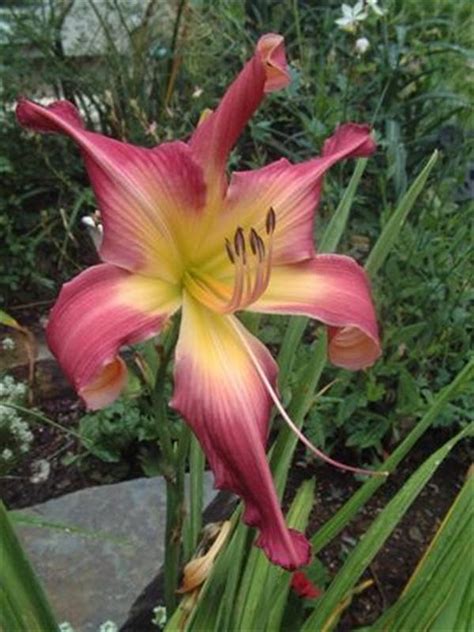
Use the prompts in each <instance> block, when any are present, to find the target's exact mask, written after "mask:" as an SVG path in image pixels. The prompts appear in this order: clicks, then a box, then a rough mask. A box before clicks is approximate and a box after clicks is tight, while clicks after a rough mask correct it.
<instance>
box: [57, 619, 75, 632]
mask: <svg viewBox="0 0 474 632" xmlns="http://www.w3.org/2000/svg"><path fill="white" fill-rule="evenodd" d="M59 632H74V628H73V627H72V625H71V624H70V623H69V621H63V622H62V623H60V624H59Z"/></svg>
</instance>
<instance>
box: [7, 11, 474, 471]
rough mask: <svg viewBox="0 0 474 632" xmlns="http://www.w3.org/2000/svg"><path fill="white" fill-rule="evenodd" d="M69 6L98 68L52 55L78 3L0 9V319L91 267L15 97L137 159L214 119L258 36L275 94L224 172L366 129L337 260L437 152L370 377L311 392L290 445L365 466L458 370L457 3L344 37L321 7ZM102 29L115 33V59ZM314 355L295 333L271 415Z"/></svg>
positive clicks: (265, 328) (46, 155) (460, 105)
mask: <svg viewBox="0 0 474 632" xmlns="http://www.w3.org/2000/svg"><path fill="white" fill-rule="evenodd" d="M80 1H81V2H82V1H85V2H86V4H87V5H88V6H89V7H90V8H91V10H92V11H93V13H94V15H95V16H96V18H97V21H98V25H99V26H98V29H99V32H100V37H101V41H103V50H102V52H101V54H100V55H98V54H97V51H96V50H95V49H94V48H93V47H92V49H91V50H87V49H86V48H84V47H85V46H86V44H87V43H85V42H84V41H79V42H77V50H78V51H80V54H79V53H77V54H76V53H75V54H71V53H70V52H68V51H67V50H65V49H64V46H63V40H62V37H61V33H62V32H63V29H64V24H65V21H66V19H67V17H68V14H69V13H70V12H72V11H74V5H75V4H76V2H79V0H75V2H74V1H71V0H68V1H52V0H41V1H37V2H23V3H20V2H10V3H9V5H11V7H7V8H5V9H3V10H2V14H1V18H2V20H3V22H4V23H5V24H7V25H8V28H7V29H4V31H3V34H2V38H3V44H2V46H1V47H0V71H1V75H0V81H1V103H0V120H1V123H2V125H1V126H0V171H1V174H2V178H1V181H0V227H1V231H2V236H3V237H4V247H3V248H2V253H1V258H0V295H1V298H2V300H3V302H4V303H5V304H7V305H8V306H13V307H14V306H15V305H16V304H18V303H21V302H24V301H25V300H26V299H27V297H28V300H31V299H32V297H33V298H38V299H48V298H53V297H54V296H55V295H56V293H57V289H58V287H59V285H60V284H61V283H62V282H63V281H64V280H66V279H67V278H70V277H71V276H72V275H73V274H75V273H76V272H77V271H78V270H79V269H82V268H83V267H85V265H87V264H90V263H91V262H94V260H95V253H94V251H93V248H92V246H91V245H90V243H89V240H88V239H87V236H86V234H85V231H84V230H83V227H82V226H81V224H80V217H81V216H82V215H84V214H85V213H87V212H91V211H93V210H94V208H95V203H94V199H93V196H92V194H91V192H90V190H89V188H88V185H87V181H86V178H85V175H84V171H83V168H82V165H81V162H80V159H79V156H78V154H77V152H76V151H75V150H74V149H73V148H72V147H71V145H70V144H69V143H68V142H67V141H65V140H64V139H62V138H59V137H42V136H34V137H33V138H31V136H30V135H29V134H28V133H26V132H24V131H22V130H20V129H19V127H18V125H17V124H16V122H15V120H14V116H13V113H12V109H13V103H14V100H15V98H16V97H17V95H18V94H28V95H29V96H33V97H35V98H43V99H46V98H58V97H66V98H69V99H71V100H73V101H75V103H76V104H77V105H78V106H79V107H80V108H81V111H82V112H83V115H84V117H85V119H86V121H87V124H88V125H89V126H91V127H93V128H95V129H97V130H99V131H102V132H105V133H108V134H111V135H113V136H115V137H118V138H123V139H127V140H129V141H134V142H137V143H141V144H145V145H150V146H151V145H154V144H156V143H157V142H161V141H163V140H166V139H170V138H179V137H186V135H188V134H189V133H190V131H191V130H192V127H193V125H194V124H195V123H196V121H197V120H198V117H199V114H200V112H201V111H202V110H203V109H204V108H205V107H209V106H211V107H212V106H214V105H215V104H216V103H217V101H218V99H219V97H220V96H221V95H222V93H223V90H224V88H225V86H226V85H227V83H228V82H229V80H230V79H231V78H232V77H233V76H234V74H235V73H236V72H237V71H238V69H239V67H240V65H241V61H242V60H244V59H245V58H247V57H248V56H249V54H250V53H251V50H252V48H253V45H254V42H255V40H256V39H257V38H258V36H259V35H260V34H261V33H262V32H265V31H277V32H281V33H282V34H284V35H285V38H286V43H287V50H288V58H289V60H290V63H291V72H292V75H293V83H292V86H291V87H290V88H289V90H287V91H286V92H285V93H284V94H277V95H273V96H271V97H270V98H269V99H268V100H267V103H266V104H265V105H264V106H263V107H262V108H261V110H260V111H259V113H258V114H257V116H256V117H255V118H254V119H253V121H252V123H251V124H250V126H249V128H248V130H247V131H246V133H245V134H244V135H243V137H242V138H241V140H240V141H239V144H238V146H237V148H236V150H235V151H234V153H233V155H232V160H231V167H232V168H235V167H237V165H238V166H239V168H245V167H247V166H256V165H262V164H264V163H265V162H267V161H269V160H272V159H274V158H276V157H280V156H287V157H288V158H289V159H291V160H294V161H298V160H304V159H305V158H307V157H309V156H312V155H314V153H315V152H317V150H318V148H319V147H321V144H322V142H323V140H324V138H326V137H327V136H328V135H329V134H330V133H331V132H332V131H333V130H334V128H335V127H336V126H337V125H338V124H339V123H340V122H342V121H346V120H353V121H357V122H370V123H371V124H372V125H373V126H374V130H375V134H376V136H377V139H378V144H379V150H378V153H377V155H376V156H375V158H373V159H371V160H370V161H369V163H368V166H367V169H366V171H365V174H364V177H363V180H362V183H361V185H360V186H359V188H358V192H357V197H356V199H355V203H354V209H353V212H352V213H351V220H350V225H349V227H348V230H347V231H346V237H345V241H343V243H342V244H341V246H340V248H339V251H340V252H344V253H347V254H350V255H352V256H355V257H356V258H357V259H359V260H360V261H361V262H363V261H364V259H365V257H366V254H367V252H368V251H369V249H370V247H371V245H372V244H373V243H374V240H375V238H376V236H377V235H378V234H379V232H380V230H381V228H382V227H383V226H384V224H385V223H386V220H387V218H388V217H389V215H390V213H391V212H392V210H393V209H394V208H395V206H396V204H397V202H398V201H399V200H400V197H401V196H402V195H403V193H404V192H405V191H406V188H407V183H408V182H410V181H412V180H413V178H414V177H415V176H416V175H417V173H418V171H419V168H420V165H421V164H422V163H423V162H425V161H426V158H427V157H428V155H429V154H430V153H431V152H432V150H433V149H435V148H438V149H440V150H441V160H439V161H438V164H437V166H436V167H435V170H434V171H433V173H432V175H431V178H430V182H429V186H428V187H427V188H426V190H425V192H424V193H423V195H422V199H421V200H420V201H419V202H418V204H417V207H416V209H415V211H414V212H413V213H412V215H411V220H410V222H409V224H408V225H407V226H406V227H405V228H404V230H403V231H402V233H401V237H400V239H399V240H398V243H397V245H396V247H395V249H394V251H393V252H392V254H391V255H390V258H389V260H388V261H387V263H386V266H385V274H384V275H383V278H380V279H377V280H376V281H375V285H374V291H375V300H376V304H377V306H378V310H379V318H380V323H381V325H382V333H383V345H384V357H383V360H382V361H380V362H379V363H377V365H376V366H375V367H373V368H372V369H370V370H369V371H367V372H365V373H363V374H357V375H352V374H349V373H344V372H338V373H337V374H336V373H335V372H333V371H332V370H331V369H327V374H325V382H330V381H331V380H332V379H333V378H335V377H336V375H337V382H336V383H335V385H334V386H333V387H332V388H331V389H330V391H329V392H328V393H326V394H325V395H323V396H321V398H320V399H319V402H318V406H317V407H313V411H312V412H311V413H310V415H309V417H308V419H307V426H308V434H309V435H310V436H311V438H312V439H313V440H314V441H316V442H317V443H318V444H319V445H322V446H324V447H325V449H326V450H329V451H330V450H332V449H333V448H334V447H336V446H338V447H339V448H341V447H342V446H344V445H345V446H346V447H348V448H351V449H357V450H358V451H359V452H360V458H361V460H362V461H364V460H365V461H373V460H374V459H375V460H376V459H377V458H381V457H382V456H383V454H384V451H386V450H390V449H391V445H392V443H393V442H395V441H397V440H398V439H399V437H400V436H401V435H403V434H405V433H406V432H407V430H408V429H409V428H410V427H412V426H413V424H414V423H415V422H416V420H417V419H418V417H419V414H420V411H421V410H423V408H424V406H425V404H426V403H429V402H430V401H431V399H432V397H433V393H434V392H436V391H437V390H439V389H440V388H441V387H443V386H444V385H446V384H447V383H449V382H450V380H451V379H453V377H454V375H455V374H456V373H457V372H458V371H459V370H460V368H461V367H462V366H463V365H464V363H465V360H466V357H467V354H468V351H469V347H470V344H471V340H472V322H471V321H470V320H469V318H468V304H469V300H470V299H472V287H470V286H469V278H471V277H472V263H471V261H472V243H473V240H472V230H473V228H472V220H471V217H472V190H473V179H472V159H471V158H470V155H471V153H470V152H471V151H472V144H473V133H472V129H471V128H470V127H469V121H470V116H472V107H470V105H469V103H470V102H472V96H473V83H472V79H469V70H470V69H472V65H473V55H472V51H471V50H470V48H469V47H470V45H471V44H472V41H470V40H471V33H472V28H471V27H472V18H473V16H472V11H471V9H470V7H469V3H467V2H460V1H457V0H433V2H429V3H423V2H421V3H420V2H417V1H416V0H407V1H403V2H402V1H401V0H392V1H390V2H385V3H383V4H381V6H382V7H383V9H384V11H385V15H384V16H378V15H376V14H375V13H374V12H370V14H369V17H368V18H367V19H366V20H365V21H363V22H360V23H359V26H358V29H357V31H356V32H353V33H351V32H346V31H344V30H341V29H340V28H338V27H337V25H336V23H335V20H336V19H337V18H339V17H340V15H341V13H340V4H339V2H337V1H335V0H324V2H318V3H311V2H304V1H297V0H285V1H283V2H271V1H268V0H260V1H253V2H233V1H232V0H219V1H214V2H213V1H209V0H208V1H206V0H193V1H188V2H187V1H185V0H180V1H179V2H171V1H170V2H169V3H168V2H158V3H157V2H153V1H150V2H147V3H139V5H140V4H141V10H139V11H138V10H137V8H136V6H135V7H134V6H132V5H133V3H129V2H125V1H124V0H121V1H119V0H104V1H103V2H97V1H96V0H80ZM20 5H23V7H29V9H28V10H26V9H24V8H22V7H21V6H20ZM111 12H114V15H117V12H118V15H119V16H120V23H121V24H122V26H123V38H122V40H121V41H122V43H123V45H122V46H118V44H117V41H118V40H117V38H115V37H114V30H113V29H114V28H115V26H114V22H113V21H111V20H110V19H109V16H110V15H111ZM217 32H218V33H219V37H216V33H217ZM361 36H364V37H366V38H367V39H368V40H369V43H370V47H369V49H368V50H367V51H366V52H365V53H364V54H358V53H357V52H356V40H357V38H359V37H361ZM87 45H90V43H89V44H87ZM351 169H352V166H351V165H349V164H347V165H343V166H342V167H340V168H338V169H335V170H333V172H332V173H331V175H330V176H329V177H328V178H327V182H326V186H325V192H324V196H323V203H322V206H321V208H320V211H319V215H318V220H317V225H316V239H317V235H318V234H320V232H321V230H322V228H323V227H324V225H325V224H326V223H327V222H328V220H329V219H330V217H331V216H332V214H333V212H334V210H335V208H336V206H337V204H338V202H339V200H340V197H341V195H342V191H343V189H344V187H345V185H346V184H347V181H348V178H349V175H350V173H351ZM469 169H470V170H471V172H469ZM284 327H285V321H284V319H282V318H273V319H265V320H264V321H262V323H261V328H262V335H263V338H264V340H265V341H266V342H267V343H270V344H273V345H274V349H275V350H277V347H278V344H279V341H281V337H282V332H283V330H284ZM314 338H315V327H314V326H311V327H309V328H308V330H307V331H306V334H305V339H306V341H307V343H308V344H307V345H306V347H304V348H302V350H301V352H300V353H301V354H302V355H301V357H300V358H297V359H296V361H295V362H294V365H293V366H294V367H295V368H294V370H293V373H292V376H291V380H290V387H289V388H288V389H287V392H286V394H285V396H286V399H287V403H288V402H289V400H290V399H291V384H297V383H298V380H299V379H300V375H299V373H298V367H300V366H303V364H304V359H305V357H304V356H305V355H308V354H310V353H311V344H312V341H313V340H314ZM468 396H469V395H465V396H464V398H461V399H459V400H456V401H455V402H453V403H452V404H451V405H450V407H449V408H448V409H447V410H446V412H445V414H444V416H443V417H442V418H441V420H440V421H439V423H440V424H444V425H449V424H460V423H462V422H463V421H465V420H466V417H467V414H468V413H467V412H466V411H467V410H469V407H468V401H467V397H468ZM143 419H144V427H146V419H145V417H143ZM85 423H86V422H85ZM122 429H123V432H124V434H126V433H128V432H129V429H125V428H124V427H123V425H122ZM89 434H90V433H89ZM145 434H146V431H145V430H144V431H143V436H144V435H145ZM89 439H90V437H89ZM98 441H99V443H100V440H98ZM124 441H125V438H124ZM88 445H90V441H89V443H88Z"/></svg>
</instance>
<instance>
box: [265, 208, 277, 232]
mask: <svg viewBox="0 0 474 632" xmlns="http://www.w3.org/2000/svg"><path fill="white" fill-rule="evenodd" d="M275 226H276V213H275V210H274V209H273V207H272V206H270V210H269V211H268V213H267V217H266V219H265V229H266V231H267V235H272V234H273V233H274V232H275Z"/></svg>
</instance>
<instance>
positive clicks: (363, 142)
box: [220, 123, 375, 264]
mask: <svg viewBox="0 0 474 632" xmlns="http://www.w3.org/2000/svg"><path fill="white" fill-rule="evenodd" d="M374 150H375V144H374V141H373V140H372V138H371V136H370V129H369V127H367V126H364V125H356V124H353V123H348V124H346V125H343V126H341V127H339V128H338V130H337V131H336V132H335V133H334V135H333V136H331V137H330V138H329V139H328V140H327V141H326V142H325V144H324V148H323V154H322V156H321V157H319V158H314V159H312V160H309V161H307V162H303V163H300V164H297V165H292V164H291V163H289V162H288V161H287V160H285V159H282V160H279V161H277V162H274V163H272V164H270V165H268V166H266V167H263V168H262V169H255V170H253V171H243V172H239V173H234V174H233V176H232V179H231V182H230V185H229V188H228V191H227V196H226V200H225V210H224V213H223V217H222V218H220V219H221V222H222V224H223V228H222V230H223V232H226V230H227V232H229V230H230V226H232V225H236V224H238V225H240V226H243V227H244V228H248V229H249V228H251V227H253V228H255V230H257V232H260V233H263V231H264V226H265V218H266V215H267V213H268V210H269V209H270V207H271V208H273V209H274V211H275V213H276V230H275V234H274V245H273V261H274V263H275V264H283V263H294V262H297V261H302V260H304V259H307V258H308V257H311V256H313V254H314V244H313V242H314V237H313V219H314V212H315V209H316V207H317V205H318V203H319V198H320V193H321V187H322V183H323V176H324V174H325V173H326V171H327V170H328V169H329V168H330V167H332V166H333V165H334V164H335V163H337V162H339V161H340V160H343V159H345V158H354V157H358V156H368V155H370V154H371V153H373V151H374Z"/></svg>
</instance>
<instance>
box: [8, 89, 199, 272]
mask: <svg viewBox="0 0 474 632" xmlns="http://www.w3.org/2000/svg"><path fill="white" fill-rule="evenodd" d="M17 117H18V120H19V122H20V123H21V124H22V125H23V126H25V127H27V128H29V129H32V130H34V131H40V132H57V133H61V134H65V135H66V136H69V137H71V138H72V139H73V140H74V141H75V142H76V143H77V144H78V145H79V147H80V148H81V151H82V154H83V157H84V160H85V163H86V167H87V171H88V173H89V177H90V179H91V183H92V187H93V189H94V192H95V195H96V197H97V200H98V205H99V208H100V210H101V213H102V222H103V225H104V240H103V243H102V246H101V249H100V255H101V257H102V259H103V260H104V261H107V262H108V263H113V264H115V265H119V266H121V267H124V268H127V269H128V270H131V271H139V272H140V273H142V274H151V275H158V276H160V277H161V278H163V279H165V280H168V281H173V280H175V279H176V278H177V277H178V276H179V274H180V273H181V269H180V260H181V257H180V253H181V251H182V250H183V244H185V241H184V240H185V239H186V237H185V235H186V231H189V230H190V228H191V230H192V227H193V224H195V223H197V222H198V221H199V216H200V214H201V211H202V210H203V207H204V203H205V197H206V195H205V185H204V179H203V173H202V169H201V168H200V167H199V166H198V165H197V164H196V163H195V162H194V161H193V159H192V157H191V151H190V149H189V147H188V146H187V145H186V144H185V143H181V142H174V143H165V144H163V145H160V146H159V147H157V148H155V149H145V148H141V147H136V146H134V145H130V144H128V143H123V142H120V141H117V140H113V139H112V138H108V137H106V136H103V135H101V134H96V133H93V132H88V131H86V130H85V129H84V127H83V123H82V121H81V118H80V115H79V113H78V111H77V109H76V108H75V107H74V106H73V105H72V103H69V102H68V101H56V102H54V103H52V104H51V105H50V106H49V107H47V108H46V107H43V106H41V105H37V104H36V103H33V102H31V101H27V100H26V99H22V100H20V102H19V104H18V107H17Z"/></svg>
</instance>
